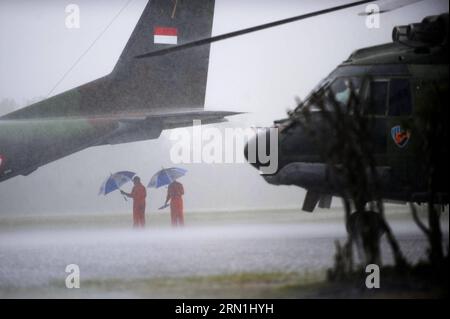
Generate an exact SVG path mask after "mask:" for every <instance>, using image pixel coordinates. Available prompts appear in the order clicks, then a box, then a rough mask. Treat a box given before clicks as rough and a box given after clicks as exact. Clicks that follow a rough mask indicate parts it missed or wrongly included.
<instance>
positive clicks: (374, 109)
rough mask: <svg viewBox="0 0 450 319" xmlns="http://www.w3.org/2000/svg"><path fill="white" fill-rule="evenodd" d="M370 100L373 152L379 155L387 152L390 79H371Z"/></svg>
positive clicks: (368, 111) (369, 110)
mask: <svg viewBox="0 0 450 319" xmlns="http://www.w3.org/2000/svg"><path fill="white" fill-rule="evenodd" d="M369 89H370V91H369V100H368V110H367V113H368V115H369V116H370V117H371V118H372V119H373V127H372V130H371V131H372V139H373V141H374V144H373V147H374V150H373V152H374V153H375V155H376V156H377V155H378V156H384V155H385V153H386V139H387V137H386V114H387V101H388V91H389V81H388V80H384V79H376V80H372V81H370V86H369Z"/></svg>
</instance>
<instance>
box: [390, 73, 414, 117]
mask: <svg viewBox="0 0 450 319" xmlns="http://www.w3.org/2000/svg"><path fill="white" fill-rule="evenodd" d="M411 109H412V103H411V88H410V85H409V80H407V79H392V80H391V83H390V86H389V115H391V116H403V115H410V114H411Z"/></svg>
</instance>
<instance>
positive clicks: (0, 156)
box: [0, 154, 5, 168]
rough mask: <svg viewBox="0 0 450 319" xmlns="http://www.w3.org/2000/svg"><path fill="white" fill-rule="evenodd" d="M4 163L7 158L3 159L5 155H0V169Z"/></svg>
mask: <svg viewBox="0 0 450 319" xmlns="http://www.w3.org/2000/svg"><path fill="white" fill-rule="evenodd" d="M4 161H5V158H4V157H3V155H1V154H0V168H2V166H3V162H4Z"/></svg>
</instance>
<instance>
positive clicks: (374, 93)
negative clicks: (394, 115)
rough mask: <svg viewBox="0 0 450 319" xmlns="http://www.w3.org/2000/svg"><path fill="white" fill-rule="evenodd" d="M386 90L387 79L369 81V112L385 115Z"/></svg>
mask: <svg viewBox="0 0 450 319" xmlns="http://www.w3.org/2000/svg"><path fill="white" fill-rule="evenodd" d="M387 92H388V82H387V81H372V82H370V103H369V114H372V115H386V102H387Z"/></svg>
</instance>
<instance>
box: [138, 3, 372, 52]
mask: <svg viewBox="0 0 450 319" xmlns="http://www.w3.org/2000/svg"><path fill="white" fill-rule="evenodd" d="M376 1H377V0H363V1H356V2H352V3H347V4H343V5H339V6H335V7H331V8H327V9H323V10H319V11H314V12H310V13H306V14H302V15H299V16H295V17H291V18H287V19H283V20H278V21H273V22H269V23H265V24H262V25H259V26H254V27H250V28H247V29H242V30H238V31H234V32H230V33H225V34H221V35H217V36H213V37H210V38H204V39H200V40H196V41H192V42H188V43H185V44H181V45H177V46H173V47H170V48H166V49H162V50H156V51H153V52H148V53H144V54H140V55H137V56H135V58H136V59H143V58H149V57H154V56H161V55H165V54H168V53H172V52H176V51H181V50H185V49H189V48H193V47H197V46H201V45H206V44H210V43H213V42H218V41H222V40H225V39H230V38H234V37H238V36H241V35H244V34H249V33H253V32H257V31H261V30H264V29H269V28H273V27H276V26H280V25H283V24H287V23H292V22H296V21H300V20H304V19H308V18H312V17H316V16H319V15H323V14H327V13H331V12H334V11H339V10H344V9H347V8H351V7H356V6H359V5H362V4H367V3H373V2H376Z"/></svg>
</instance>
